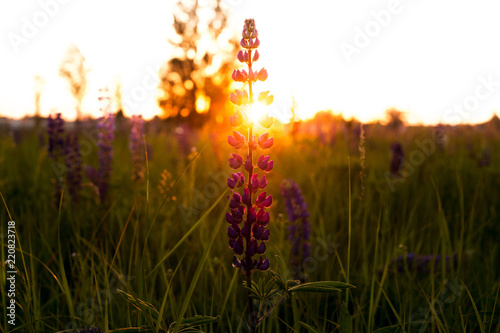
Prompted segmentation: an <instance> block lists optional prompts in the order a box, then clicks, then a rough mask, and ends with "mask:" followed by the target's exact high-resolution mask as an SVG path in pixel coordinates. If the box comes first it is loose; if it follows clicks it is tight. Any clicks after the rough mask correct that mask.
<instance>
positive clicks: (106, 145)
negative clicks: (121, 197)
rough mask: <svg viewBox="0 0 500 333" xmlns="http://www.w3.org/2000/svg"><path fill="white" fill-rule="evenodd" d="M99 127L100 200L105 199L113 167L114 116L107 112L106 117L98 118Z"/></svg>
mask: <svg viewBox="0 0 500 333" xmlns="http://www.w3.org/2000/svg"><path fill="white" fill-rule="evenodd" d="M97 128H98V129H99V139H98V146H99V170H98V173H99V184H98V185H97V187H98V188H99V197H100V199H101V202H104V201H106V197H107V193H108V187H109V182H110V181H111V172H112V169H113V166H112V164H113V145H112V142H113V139H114V117H113V115H112V114H109V115H108V116H107V117H101V118H99V123H98V125H97Z"/></svg>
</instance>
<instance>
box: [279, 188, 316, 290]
mask: <svg viewBox="0 0 500 333" xmlns="http://www.w3.org/2000/svg"><path fill="white" fill-rule="evenodd" d="M281 194H282V195H283V198H284V199H285V207H286V212H287V215H288V220H289V221H290V225H289V226H288V228H287V229H288V240H289V242H290V244H291V245H292V251H291V252H292V253H291V258H290V262H291V265H292V269H293V273H294V278H296V279H301V280H302V281H304V280H305V279H304V277H305V273H304V269H303V265H302V263H304V262H305V261H306V260H307V259H308V258H309V256H310V254H311V244H310V243H309V238H310V234H311V232H310V223H309V212H308V210H307V204H306V202H305V201H304V198H303V196H302V193H301V191H300V189H299V187H298V185H297V183H295V182H294V181H292V180H283V182H282V183H281Z"/></svg>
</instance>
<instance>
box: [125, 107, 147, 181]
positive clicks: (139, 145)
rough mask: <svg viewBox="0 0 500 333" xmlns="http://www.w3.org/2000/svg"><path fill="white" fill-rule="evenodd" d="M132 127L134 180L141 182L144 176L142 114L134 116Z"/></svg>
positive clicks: (131, 147) (131, 142)
mask: <svg viewBox="0 0 500 333" xmlns="http://www.w3.org/2000/svg"><path fill="white" fill-rule="evenodd" d="M131 121H132V128H131V130H130V144H129V148H130V153H131V154H132V168H133V170H132V180H133V181H134V182H140V181H141V180H142V179H143V178H144V169H143V166H144V163H145V156H144V143H143V141H142V140H143V137H144V119H142V116H141V115H139V116H136V115H134V116H132V119H131Z"/></svg>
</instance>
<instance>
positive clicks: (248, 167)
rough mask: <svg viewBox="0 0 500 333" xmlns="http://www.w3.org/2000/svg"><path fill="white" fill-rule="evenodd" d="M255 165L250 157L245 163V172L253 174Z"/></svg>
mask: <svg viewBox="0 0 500 333" xmlns="http://www.w3.org/2000/svg"><path fill="white" fill-rule="evenodd" d="M252 169H253V165H252V161H251V160H250V156H247V160H246V161H245V170H246V171H248V172H252Z"/></svg>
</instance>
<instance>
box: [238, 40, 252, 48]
mask: <svg viewBox="0 0 500 333" xmlns="http://www.w3.org/2000/svg"><path fill="white" fill-rule="evenodd" d="M240 45H241V47H242V48H244V49H248V48H250V47H249V44H248V39H245V38H242V39H241V41H240Z"/></svg>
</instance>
